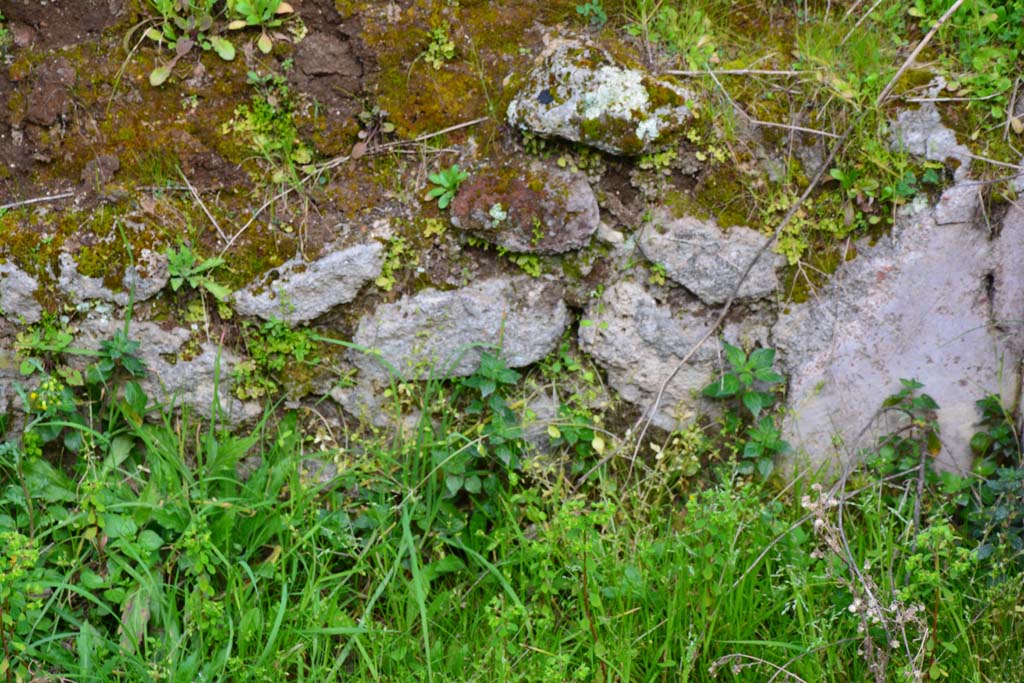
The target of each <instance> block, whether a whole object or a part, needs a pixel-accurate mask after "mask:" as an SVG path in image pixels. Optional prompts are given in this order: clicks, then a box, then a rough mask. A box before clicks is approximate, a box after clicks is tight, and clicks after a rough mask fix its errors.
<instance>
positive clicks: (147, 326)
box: [74, 317, 263, 423]
mask: <svg viewBox="0 0 1024 683" xmlns="http://www.w3.org/2000/svg"><path fill="white" fill-rule="evenodd" d="M123 329H124V321H123V320H117V319H114V318H106V317H96V318H90V319H87V320H86V321H85V322H83V323H82V324H81V326H80V327H79V330H78V334H77V336H76V337H75V344H74V345H75V347H76V348H80V349H91V350H96V349H99V348H100V343H101V342H103V341H105V340H107V339H110V338H111V337H113V336H114V334H115V333H116V332H118V331H119V330H123ZM190 337H191V333H190V332H189V331H188V330H186V329H184V328H181V327H170V328H167V327H163V326H161V325H159V324H157V323H153V322H146V321H136V322H132V323H131V324H130V325H129V328H128V338H129V339H130V340H131V341H135V342H138V343H139V348H138V356H139V358H140V359H141V360H142V361H143V362H144V363H145V365H146V368H147V369H148V372H147V374H146V376H145V377H143V378H140V379H138V380H137V381H138V382H139V384H140V386H141V387H142V390H143V391H144V392H146V395H147V396H148V397H149V398H150V400H151V401H155V402H159V403H161V404H163V405H166V406H174V407H176V408H187V409H189V410H190V411H193V412H194V413H196V414H198V415H201V416H202V417H204V418H210V417H212V415H213V409H214V406H215V405H216V406H218V410H219V417H220V418H221V419H226V420H228V421H231V422H235V423H239V422H249V421H251V420H254V419H256V418H258V417H259V416H260V415H262V413H263V408H262V407H261V406H260V405H259V404H257V403H254V402H251V401H240V400H239V399H237V398H235V396H234V395H233V394H232V392H231V386H232V376H231V371H232V368H233V367H234V366H235V364H236V363H237V362H238V361H239V359H238V357H237V356H235V354H234V353H232V352H231V351H230V350H228V349H225V348H220V347H218V346H217V345H216V344H214V343H211V342H201V343H200V344H199V345H198V353H197V352H195V351H194V350H189V352H188V353H185V350H186V347H185V345H186V343H187V342H188V340H189V339H190ZM90 360H91V358H89V357H88V356H82V357H79V359H78V361H77V362H78V364H79V365H82V364H84V363H87V362H89V361H90Z"/></svg>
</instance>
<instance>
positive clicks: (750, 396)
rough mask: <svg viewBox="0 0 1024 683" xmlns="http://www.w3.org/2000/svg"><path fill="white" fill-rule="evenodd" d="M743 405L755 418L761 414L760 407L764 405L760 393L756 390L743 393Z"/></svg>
mask: <svg viewBox="0 0 1024 683" xmlns="http://www.w3.org/2000/svg"><path fill="white" fill-rule="evenodd" d="M743 405H744V406H746V407H747V410H749V411H750V414H751V415H753V416H754V419H755V420H756V419H757V417H758V416H759V415H760V414H761V409H762V408H764V405H763V404H762V403H761V394H760V393H759V392H756V391H748V392H747V393H745V394H743Z"/></svg>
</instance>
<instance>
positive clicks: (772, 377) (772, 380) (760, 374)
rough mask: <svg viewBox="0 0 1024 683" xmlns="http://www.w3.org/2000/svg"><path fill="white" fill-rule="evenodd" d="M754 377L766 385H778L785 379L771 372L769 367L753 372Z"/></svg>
mask: <svg viewBox="0 0 1024 683" xmlns="http://www.w3.org/2000/svg"><path fill="white" fill-rule="evenodd" d="M754 377H755V378H756V379H757V380H759V381H761V382H765V383H767V384H778V383H779V382H782V381H783V380H784V379H785V378H784V377H783V376H782V375H780V374H779V373H777V372H775V371H774V370H772V369H771V367H767V368H758V369H757V370H755V371H754Z"/></svg>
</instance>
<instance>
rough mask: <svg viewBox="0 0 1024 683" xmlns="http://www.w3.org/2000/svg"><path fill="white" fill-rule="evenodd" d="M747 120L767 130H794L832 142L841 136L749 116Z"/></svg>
mask: <svg viewBox="0 0 1024 683" xmlns="http://www.w3.org/2000/svg"><path fill="white" fill-rule="evenodd" d="M747 118H748V119H749V120H750V122H751V123H754V124H757V125H758V126H768V127H769V128H785V129H786V130H795V131H797V132H798V133H810V134H811V135H820V136H822V137H825V138H832V139H833V140H838V139H839V138H840V137H842V136H841V135H836V134H835V133H829V132H828V131H824V130H817V129H816V128H805V127H803V126H792V125H789V124H785V123H775V122H773V121H762V120H761V119H755V118H753V117H752V116H750V115H749V114H748V115H747Z"/></svg>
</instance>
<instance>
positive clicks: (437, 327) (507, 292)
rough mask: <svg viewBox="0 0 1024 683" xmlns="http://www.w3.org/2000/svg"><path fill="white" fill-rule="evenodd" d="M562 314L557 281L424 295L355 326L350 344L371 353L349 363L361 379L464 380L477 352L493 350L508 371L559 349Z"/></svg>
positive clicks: (489, 283) (493, 283)
mask: <svg viewBox="0 0 1024 683" xmlns="http://www.w3.org/2000/svg"><path fill="white" fill-rule="evenodd" d="M568 324H569V311H568V309H567V308H566V305H565V302H564V301H563V300H562V287H561V285H559V284H558V283H556V282H553V281H550V280H544V279H540V278H532V277H528V276H525V275H524V276H516V277H510V278H504V277H496V278H491V279H488V280H484V281H482V282H477V283H474V284H471V285H469V286H466V287H462V288H460V289H454V290H451V291H446V292H442V291H438V290H434V289H427V290H424V291H422V292H420V293H418V294H415V295H413V296H406V297H402V298H401V299H399V300H398V301H397V302H395V303H393V304H384V305H382V306H378V307H377V309H376V310H375V311H374V312H373V313H371V314H370V315H368V316H366V317H365V318H363V319H362V320H360V321H359V326H358V328H357V330H356V333H355V335H354V337H353V341H354V342H355V343H356V344H358V345H360V346H362V347H365V348H367V349H370V350H372V351H373V353H372V354H356V356H355V358H354V361H355V364H356V366H357V367H359V369H360V371H361V373H362V374H363V375H365V376H367V377H373V378H386V377H387V376H388V372H389V369H390V370H393V371H394V372H395V373H397V374H398V376H399V377H401V378H404V379H422V378H426V377H427V376H428V375H432V376H434V377H465V376H468V375H471V374H473V372H475V371H476V369H477V367H478V366H479V364H480V355H481V348H480V347H481V345H486V346H491V347H494V348H497V349H500V354H501V357H502V358H503V359H504V361H505V364H506V365H507V366H508V367H513V368H516V367H522V366H524V365H529V364H530V363H535V362H537V361H539V360H540V359H542V358H543V357H544V356H546V355H547V354H548V353H550V352H551V351H552V350H554V349H555V348H556V347H557V346H558V341H559V340H560V339H561V337H562V333H563V332H565V328H566V327H567V326H568Z"/></svg>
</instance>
